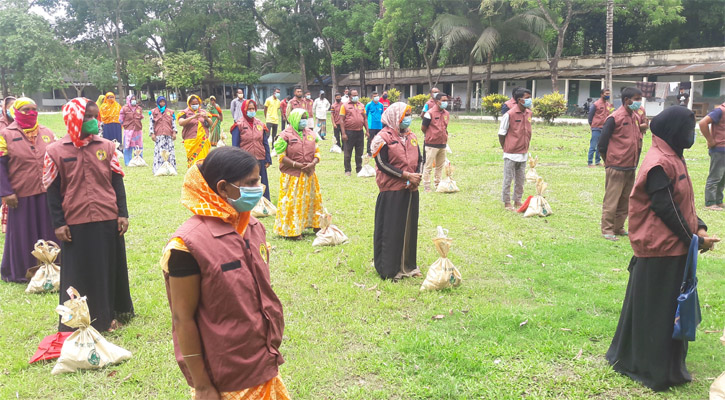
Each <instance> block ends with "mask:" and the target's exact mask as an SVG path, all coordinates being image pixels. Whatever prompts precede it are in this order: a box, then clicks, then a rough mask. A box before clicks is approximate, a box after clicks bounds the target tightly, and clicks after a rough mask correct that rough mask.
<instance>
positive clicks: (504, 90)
mask: <svg viewBox="0 0 725 400" xmlns="http://www.w3.org/2000/svg"><path fill="white" fill-rule="evenodd" d="M501 94H503V95H504V96H506V80H505V79H504V81H503V93H501Z"/></svg>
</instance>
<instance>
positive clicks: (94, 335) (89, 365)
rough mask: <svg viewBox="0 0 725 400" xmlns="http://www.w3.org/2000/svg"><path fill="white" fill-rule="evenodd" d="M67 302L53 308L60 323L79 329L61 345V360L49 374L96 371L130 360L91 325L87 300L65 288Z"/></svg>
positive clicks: (72, 290)
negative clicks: (59, 317) (83, 370)
mask: <svg viewBox="0 0 725 400" xmlns="http://www.w3.org/2000/svg"><path fill="white" fill-rule="evenodd" d="M68 295H69V296H70V300H67V301H66V302H65V303H63V305H62V306H58V307H56V308H55V311H56V312H57V313H58V314H60V316H61V320H60V322H61V323H63V324H64V325H66V326H69V327H71V328H78V330H76V331H75V332H73V333H72V334H71V335H70V336H68V338H67V339H66V340H65V342H63V347H62V348H61V349H60V358H58V362H57V363H56V364H55V366H54V367H53V371H51V374H53V375H58V374H62V373H65V372H75V371H77V370H79V369H99V368H103V367H105V366H106V365H111V364H118V363H120V362H122V361H125V360H128V359H129V358H131V352H130V351H128V350H126V349H123V348H121V347H118V346H116V345H114V344H112V343H110V342H108V341H107V340H106V339H105V338H104V337H103V336H101V334H100V333H98V331H97V330H96V329H95V328H94V327H92V326H91V316H90V313H89V312H88V304H87V303H86V297H85V296H83V297H80V294H78V291H77V290H75V289H74V288H73V287H72V286H71V287H69V288H68Z"/></svg>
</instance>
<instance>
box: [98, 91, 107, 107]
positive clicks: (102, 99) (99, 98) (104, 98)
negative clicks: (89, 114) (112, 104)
mask: <svg viewBox="0 0 725 400" xmlns="http://www.w3.org/2000/svg"><path fill="white" fill-rule="evenodd" d="M105 100H106V95H104V94H102V95H100V96H98V100H96V104H98V108H99V109H100V108H101V106H102V105H103V102H104V101H105Z"/></svg>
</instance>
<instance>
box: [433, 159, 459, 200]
mask: <svg viewBox="0 0 725 400" xmlns="http://www.w3.org/2000/svg"><path fill="white" fill-rule="evenodd" d="M443 170H444V171H445V173H446V177H445V178H443V179H442V180H441V181H440V182H439V183H438V186H437V187H436V192H438V193H456V192H458V191H459V189H458V185H457V184H456V181H454V180H453V171H454V170H455V169H454V168H453V164H451V162H450V161H449V160H448V159H447V158H446V163H445V164H444V165H443Z"/></svg>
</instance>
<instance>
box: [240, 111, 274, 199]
mask: <svg viewBox="0 0 725 400" xmlns="http://www.w3.org/2000/svg"><path fill="white" fill-rule="evenodd" d="M256 115H257V103H256V102H255V101H254V100H244V102H243V103H242V118H240V119H239V120H238V121H236V123H235V124H234V125H232V131H231V133H232V146H233V147H241V148H242V149H243V150H246V151H247V152H248V153H250V154H251V155H253V156H254V158H256V159H257V161H258V162H259V176H260V177H261V178H262V184H263V185H264V197H266V198H267V200H270V198H269V179H267V168H268V167H269V166H270V165H272V155H271V154H270V150H269V141H268V139H269V131H268V130H267V127H266V126H264V124H262V122H261V121H260V120H258V119H257V118H255V116H256Z"/></svg>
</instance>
